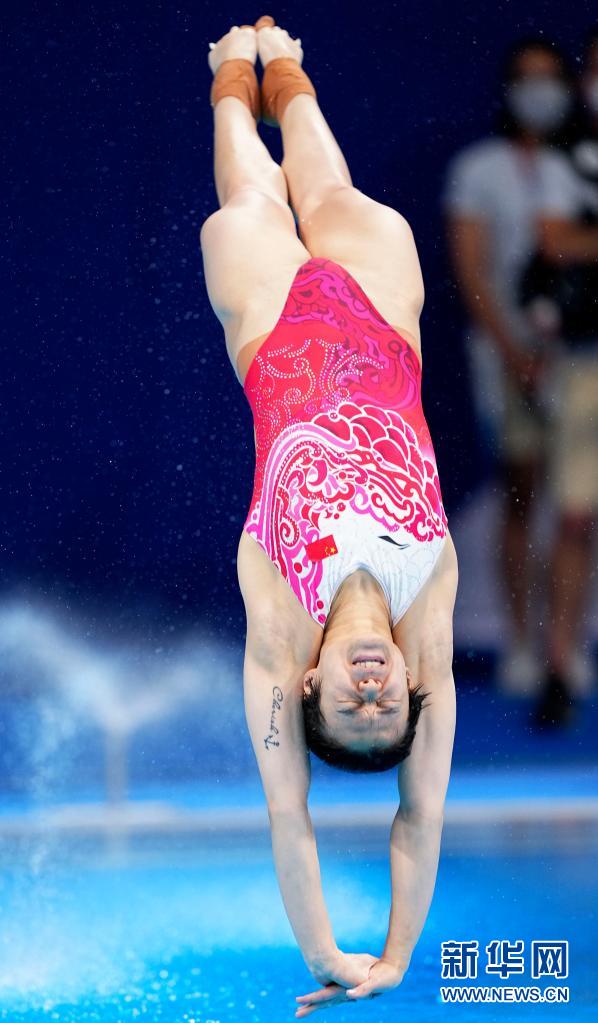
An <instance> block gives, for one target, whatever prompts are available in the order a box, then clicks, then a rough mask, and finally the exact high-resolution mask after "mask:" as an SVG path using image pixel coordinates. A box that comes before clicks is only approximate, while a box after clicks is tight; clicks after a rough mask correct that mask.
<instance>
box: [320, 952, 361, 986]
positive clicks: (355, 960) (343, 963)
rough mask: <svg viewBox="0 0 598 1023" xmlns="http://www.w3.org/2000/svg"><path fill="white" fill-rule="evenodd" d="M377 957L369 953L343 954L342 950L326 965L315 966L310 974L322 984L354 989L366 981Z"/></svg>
mask: <svg viewBox="0 0 598 1023" xmlns="http://www.w3.org/2000/svg"><path fill="white" fill-rule="evenodd" d="M376 961H377V960H376V956H372V955H369V953H368V952H341V950H340V948H339V949H337V950H336V952H335V953H334V955H333V956H332V957H331V958H330V959H328V960H327V961H326V962H325V963H323V964H319V965H318V966H315V965H313V966H312V967H311V970H310V972H311V973H312V974H313V976H314V977H315V979H316V980H317V981H318V983H320V984H332V983H335V984H342V985H343V987H345V988H348V987H352V986H353V985H354V984H360V983H361V981H362V980H365V979H366V977H367V975H368V971H369V968H370V966H372V965H373V964H374V963H375V962H376Z"/></svg>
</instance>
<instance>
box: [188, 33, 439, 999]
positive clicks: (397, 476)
mask: <svg viewBox="0 0 598 1023" xmlns="http://www.w3.org/2000/svg"><path fill="white" fill-rule="evenodd" d="M271 21H272V19H268V18H264V19H260V21H259V22H258V23H257V25H258V31H257V32H256V31H255V29H254V28H251V27H248V26H244V27H242V28H234V29H232V30H231V32H229V33H227V35H225V36H224V37H223V38H222V39H221V40H220V41H219V42H218V44H217V45H216V46H215V47H214V48H213V50H212V52H211V54H210V65H211V67H212V70H213V71H214V72H215V78H214V84H213V88H212V104H213V107H214V121H215V178H216V189H217V193H218V198H219V202H220V206H221V208H220V209H219V210H217V211H216V212H215V213H214V214H212V215H211V216H210V217H208V219H207V220H206V221H205V223H204V224H203V226H202V231H201V247H202V254H203V260H204V268H205V275H206V285H207V289H208V294H209V297H210V301H211V303H212V307H213V309H214V311H215V313H216V315H217V316H218V318H219V319H220V322H221V324H222V326H223V328H224V334H225V340H226V344H227V350H228V353H229V356H230V358H231V362H232V364H233V367H234V369H235V372H236V374H237V377H238V379H239V381H240V382H241V383H242V385H243V387H244V391H245V394H246V396H247V398H248V400H249V402H250V405H251V407H252V411H253V415H254V425H255V441H256V472H255V481H254V492H253V495H252V500H251V503H250V506H249V509H248V512H247V517H246V520H245V523H244V529H243V532H242V535H241V538H240V542H239V549H238V573H239V582H240V586H241V591H242V594H243V599H244V603H245V608H246V615H247V639H246V654H245V665H244V694H245V709H246V715H247V721H248V725H249V730H250V734H251V738H252V742H253V745H254V749H255V752H256V757H257V761H258V766H259V769H260V774H261V778H262V782H263V785H264V791H265V795H266V799H267V802H268V809H269V815H270V821H271V827H272V837H273V850H274V855H275V860H276V864H277V871H278V876H279V881H280V885H281V890H282V895H283V899H284V902H285V908H286V910H287V913H288V915H289V919H290V921H291V924H292V926H293V929H294V932H295V936H296V938H297V941H298V943H299V945H300V947H301V950H302V952H303V955H304V958H305V960H306V963H307V964H308V966H309V967H310V969H311V970H312V972H313V974H314V976H315V977H316V979H318V980H319V981H321V982H322V983H324V984H326V985H327V986H326V987H325V988H324V989H323V991H322V992H319V993H317V994H316V993H312V995H310V996H306V999H307V1000H306V1001H305V1002H304V1006H303V1008H302V1010H301V1011H300V1015H307V1014H309V1012H310V1011H313V1009H314V1008H315V1003H317V1002H319V1001H322V1000H323V1001H326V1002H328V1001H333V1000H340V999H343V998H346V997H348V996H347V993H346V992H347V989H348V988H349V987H350V986H351V985H354V986H355V987H356V988H358V989H359V990H358V991H357V992H355V993H354V996H357V997H365V996H367V995H371V994H373V993H377V992H380V991H382V990H386V989H388V988H390V987H394V986H396V985H397V984H398V983H400V980H401V978H402V976H403V974H404V972H405V970H406V968H407V966H408V963H409V960H410V957H411V952H412V949H413V946H414V944H415V942H416V941H417V938H418V936H419V933H420V932H421V928H422V927H423V924H424V922H425V917H426V915H427V911H428V908H429V904H430V901H431V898H432V893H433V888H434V882H435V875H436V867H437V863H438V853H439V844H440V834H441V830H442V818H443V807H444V800H445V795H446V787H447V784H448V776H449V771H450V761H451V754H452V744H453V737H454V726H455V690H454V681H453V675H452V614H453V607H454V601H455V593H456V586H457V562H456V555H455V549H454V545H453V543H452V539H451V537H450V534H449V531H448V523H447V519H446V515H445V512H444V508H443V504H442V496H441V490H440V484H439V480H438V472H437V466H436V460H435V456H434V450H433V446H432V442H431V439H430V434H429V431H428V428H427V424H426V421H425V417H424V414H423V409H422V405H421V371H422V370H421V345H420V334H419V315H420V312H421V308H422V305H423V283H422V279H421V270H420V266H419V260H418V256H417V251H416V248H415V244H414V241H413V236H412V233H411V230H410V228H409V225H408V224H407V222H406V221H405V219H404V218H403V217H402V216H401V215H400V214H399V213H398V212H397V211H396V210H394V209H391V208H390V207H387V206H384V205H382V204H380V203H377V202H375V201H374V200H373V199H370V198H368V197H367V196H365V195H364V194H363V193H362V192H360V191H359V190H358V189H356V188H354V187H353V185H352V182H351V178H350V175H349V171H348V168H347V165H346V162H345V160H344V158H343V156H342V153H341V151H340V149H339V147H338V145H337V143H336V141H335V139H334V137H333V135H332V133H331V131H330V129H329V127H328V125H327V124H326V121H325V120H324V117H323V115H322V112H321V110H320V108H319V105H318V102H317V99H316V96H315V90H314V88H313V85H312V84H311V82H310V80H309V79H308V78H307V76H306V75H305V73H304V72H303V70H302V69H301V67H300V62H301V59H302V51H301V47H300V45H299V43H298V41H296V40H292V39H291V38H290V37H289V36H288V34H287V33H286V32H284V31H283V30H281V29H278V28H276V27H273V26H272V25H271ZM258 48H259V55H260V59H261V61H262V64H263V65H264V68H265V71H264V78H263V83H262V90H261V96H260V93H259V91H258V92H256V82H257V80H256V79H255V71H254V70H253V62H254V60H255V56H256V53H257V50H258ZM260 100H261V104H260ZM260 113H263V119H264V120H265V121H266V123H269V124H274V125H279V126H280V128H281V131H282V135H283V143H284V159H283V162H282V166H278V165H277V164H276V163H274V162H273V161H272V159H271V157H270V155H269V153H268V151H267V149H266V147H265V146H264V145H263V143H262V141H261V139H260V137H259V135H258V133H257V131H256V119H257V118H259V116H260ZM289 203H290V205H289ZM296 225H297V226H298V228H299V235H298V234H297V230H296ZM414 683H415V684H414ZM422 687H423V688H425V693H423V694H422V693H421V692H420V689H421V688H422ZM427 697H430V703H429V705H428V703H424V702H423V701H424V699H425V698H427ZM308 749H311V750H312V751H313V752H314V753H316V754H317V755H318V756H320V757H321V758H322V759H323V760H325V761H326V762H328V763H329V764H331V765H333V766H337V767H341V768H345V769H347V770H354V771H371V770H384V769H386V768H388V767H391V766H394V765H399V774H398V780H399V789H400V796H401V804H400V808H399V810H398V811H397V814H396V817H395V821H394V822H393V830H392V836H393V837H392V842H391V866H392V874H393V908H392V911H391V915H390V923H389V931H388V937H387V941H386V944H385V948H384V952H383V954H382V956H380V957H379V958H376V957H373V956H370V955H364V956H348V955H345V954H343V953H341V952H340V950H339V949H338V948H337V946H336V943H335V941H334V937H333V935H332V931H331V927H330V923H329V920H328V917H327V913H326V908H325V905H324V901H323V897H322V891H321V884H320V876H319V867H318V860H317V851H316V847H315V840H314V836H313V830H312V828H311V822H310V819H309V812H308V808H307V797H308V790H309V753H308ZM393 850H394V851H393ZM405 853H407V855H405ZM310 1007H311V1008H310Z"/></svg>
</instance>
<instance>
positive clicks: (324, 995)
mask: <svg viewBox="0 0 598 1023" xmlns="http://www.w3.org/2000/svg"><path fill="white" fill-rule="evenodd" d="M339 991H342V988H341V987H340V985H339V984H327V985H326V987H321V988H318V990H317V991H312V992H311V994H309V995H297V998H296V1000H297V1001H298V1002H329V1001H330V999H331V998H335V997H336V995H338V993H339Z"/></svg>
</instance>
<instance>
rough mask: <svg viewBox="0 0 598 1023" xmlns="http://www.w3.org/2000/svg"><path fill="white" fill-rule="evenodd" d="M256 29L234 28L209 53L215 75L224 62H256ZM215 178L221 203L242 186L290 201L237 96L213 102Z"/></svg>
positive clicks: (249, 114) (278, 170) (277, 168)
mask: <svg viewBox="0 0 598 1023" xmlns="http://www.w3.org/2000/svg"><path fill="white" fill-rule="evenodd" d="M256 57H257V35H256V32H255V29H251V28H233V29H231V30H230V32H227V33H226V35H224V36H222V38H221V39H219V40H218V42H217V43H216V45H215V47H214V49H213V50H212V51H211V52H210V55H209V64H210V67H211V69H212V72H213V73H214V74H216V73H217V71H218V69H219V68H220V66H221V65H222V64H223V62H224V61H227V60H234V59H235V58H241V59H243V60H248V61H252V62H255V60H256ZM213 113H214V180H215V186H216V194H217V196H218V202H219V203H220V205H221V206H224V204H225V203H226V202H227V201H228V199H230V198H231V196H232V195H234V194H235V192H237V191H238V190H239V189H242V188H247V187H254V188H258V189H259V190H260V191H262V192H264V193H265V194H267V195H270V196H271V197H272V198H273V199H280V200H282V201H283V202H284V203H287V202H288V194H287V184H286V179H285V176H284V174H283V172H282V170H281V168H280V166H279V165H278V164H277V163H276V162H275V161H274V160H273V159H272V157H271V156H270V153H269V152H268V149H267V147H266V146H265V145H264V143H263V142H262V140H261V138H260V137H259V135H258V132H257V126H256V121H255V118H254V116H253V114H252V112H251V110H250V109H249V107H248V106H247V104H246V103H244V102H243V100H242V99H240V98H238V96H236V95H234V96H226V95H225V96H222V97H221V98H220V99H219V100H218V101H217V102H216V103H215V105H214V108H213Z"/></svg>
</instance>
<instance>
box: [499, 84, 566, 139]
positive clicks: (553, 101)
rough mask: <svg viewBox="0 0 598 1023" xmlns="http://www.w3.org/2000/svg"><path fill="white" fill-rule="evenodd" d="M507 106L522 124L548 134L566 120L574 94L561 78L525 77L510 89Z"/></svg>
mask: <svg viewBox="0 0 598 1023" xmlns="http://www.w3.org/2000/svg"><path fill="white" fill-rule="evenodd" d="M506 95H507V103H508V105H509V109H510V111H511V113H512V114H513V116H514V117H515V118H516V119H517V121H518V122H519V124H521V125H522V126H523V127H524V128H528V129H530V130H531V131H540V132H548V131H551V130H552V129H553V128H556V127H558V125H559V124H560V123H561V122H562V121H563V120H564V117H565V114H566V113H567V111H568V110H569V107H570V105H571V93H570V91H569V89H568V88H567V86H566V85H565V84H564V83H563V82H560V81H559V80H558V78H551V77H548V76H546V77H538V78H525V79H522V80H521V81H519V82H512V83H511V84H510V85H509V86H508V87H507V93H506Z"/></svg>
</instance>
